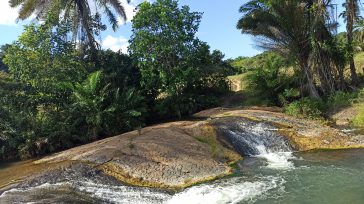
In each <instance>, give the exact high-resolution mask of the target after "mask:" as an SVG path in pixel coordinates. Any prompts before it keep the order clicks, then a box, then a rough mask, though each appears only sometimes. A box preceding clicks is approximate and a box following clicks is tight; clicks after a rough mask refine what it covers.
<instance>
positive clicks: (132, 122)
mask: <svg viewBox="0 0 364 204" xmlns="http://www.w3.org/2000/svg"><path fill="white" fill-rule="evenodd" d="M67 33H68V27H67V26H60V27H57V28H54V27H52V26H51V27H49V26H48V25H47V24H45V25H42V26H35V25H30V26H27V27H26V30H25V32H24V33H23V34H22V35H21V36H20V37H19V40H18V41H17V42H15V43H14V44H12V45H11V46H9V47H8V48H7V49H6V52H5V58H4V61H5V63H6V65H7V66H9V72H10V73H1V75H0V85H1V87H0V94H1V96H2V97H1V99H0V105H1V108H0V114H1V120H0V159H13V158H29V157H33V156H37V155H43V154H47V153H50V152H54V151H58V150H62V149H65V148H70V147H73V146H75V145H79V144H83V143H85V142H88V141H92V140H94V139H96V138H100V137H104V136H109V135H115V134H119V133H121V132H124V131H127V130H131V129H134V128H136V127H140V126H142V125H143V121H144V117H145V115H146V108H145V104H144V98H143V97H141V95H140V94H139V91H138V90H137V88H138V87H139V72H138V70H137V69H136V68H135V67H133V66H132V61H131V59H130V58H129V57H127V56H125V55H122V54H120V53H114V52H110V51H105V52H100V53H99V59H100V60H98V61H99V64H98V66H99V68H97V69H96V68H95V67H93V66H91V65H92V64H91V63H88V61H90V60H89V59H85V58H81V55H80V54H79V52H78V51H77V49H76V45H75V44H72V43H69V42H68V41H66V39H67V38H66V37H64V36H65V35H67ZM86 67H87V69H86ZM87 70H98V71H95V72H94V73H91V74H88V71H87ZM102 71H104V72H105V74H102Z"/></svg>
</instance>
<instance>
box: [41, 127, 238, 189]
mask: <svg viewBox="0 0 364 204" xmlns="http://www.w3.org/2000/svg"><path fill="white" fill-rule="evenodd" d="M204 136H206V137H211V138H212V139H213V137H214V136H215V133H214V129H213V127H211V126H209V125H208V124H207V123H205V122H187V121H186V122H175V123H168V124H163V125H158V126H153V127H148V128H144V129H143V130H142V131H141V134H140V135H139V134H138V132H137V131H134V132H130V133H126V134H123V135H120V136H116V137H112V138H108V139H105V140H101V141H98V142H94V143H91V144H88V145H84V146H80V147H77V148H73V149H70V150H67V151H64V152H61V153H59V154H56V155H53V156H49V157H47V158H44V159H41V160H38V161H36V163H37V164H44V163H48V164H52V163H57V162H62V161H77V162H86V163H90V164H92V165H94V168H97V169H99V170H101V171H103V172H104V173H106V174H108V175H110V176H113V177H115V178H117V179H118V180H120V181H123V182H126V183H129V184H133V185H139V186H150V187H165V188H181V187H185V186H189V185H192V184H194V183H196V182H201V181H206V180H211V179H214V178H217V177H221V176H225V175H228V174H230V173H231V168H230V167H229V165H228V162H231V160H238V159H240V156H239V155H238V154H236V153H234V152H232V151H230V150H227V149H224V148H223V147H222V146H221V147H215V146H212V145H217V144H210V143H209V142H207V141H206V142H205V141H204V140H203V139H202V140H201V138H203V137H204ZM199 139H200V140H199ZM216 148H221V150H222V151H225V152H227V153H229V155H233V157H232V158H227V157H228V156H229V155H228V156H226V155H221V156H219V155H215V154H214V151H216Z"/></svg>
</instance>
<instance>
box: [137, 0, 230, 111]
mask: <svg viewBox="0 0 364 204" xmlns="http://www.w3.org/2000/svg"><path fill="white" fill-rule="evenodd" d="M200 21H201V13H198V12H190V9H189V7H188V6H182V7H181V8H180V7H179V6H178V3H177V1H175V0H157V1H156V2H154V3H148V2H144V3H142V4H141V5H140V6H139V11H138V13H137V15H136V16H135V17H134V19H133V35H132V37H131V40H130V42H131V44H130V53H131V56H132V57H133V59H134V60H135V61H136V63H137V66H138V68H139V69H140V73H141V85H142V88H143V90H144V94H145V96H146V98H147V99H149V102H148V104H150V107H151V108H152V110H155V111H156V112H157V113H158V112H163V113H165V112H167V113H168V114H167V115H165V117H167V118H168V117H175V116H177V117H181V116H182V115H186V114H190V113H191V112H193V111H195V110H198V109H199V108H200V101H201V100H200V99H202V98H203V95H205V93H207V91H209V93H211V94H212V95H215V94H218V93H222V92H225V91H226V90H227V89H228V84H227V81H226V78H225V77H226V76H227V75H228V72H229V71H231V67H230V66H229V65H228V64H227V63H225V62H224V61H223V57H224V56H223V54H222V53H221V52H219V51H214V52H212V53H210V50H209V49H210V48H209V46H208V45H207V44H206V43H204V42H201V41H200V40H199V39H198V38H196V33H197V31H198V27H199V23H200ZM206 100H210V99H206ZM203 103H204V102H203ZM166 110H168V111H166ZM154 116H155V115H154V114H153V117H154Z"/></svg>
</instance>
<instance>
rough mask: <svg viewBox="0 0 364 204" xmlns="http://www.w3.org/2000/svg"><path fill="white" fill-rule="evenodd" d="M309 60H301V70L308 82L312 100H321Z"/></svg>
mask: <svg viewBox="0 0 364 204" xmlns="http://www.w3.org/2000/svg"><path fill="white" fill-rule="evenodd" d="M307 61H308V60H307V59H300V67H301V70H302V71H303V72H304V74H305V77H306V80H307V87H308V91H309V94H310V97H311V98H315V99H319V98H320V95H319V93H318V91H317V89H316V86H315V83H314V79H313V74H312V71H311V69H310V67H309V66H308V62H307Z"/></svg>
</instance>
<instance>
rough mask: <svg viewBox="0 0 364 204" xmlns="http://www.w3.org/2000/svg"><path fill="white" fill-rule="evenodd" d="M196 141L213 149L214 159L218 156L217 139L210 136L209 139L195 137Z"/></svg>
mask: <svg viewBox="0 0 364 204" xmlns="http://www.w3.org/2000/svg"><path fill="white" fill-rule="evenodd" d="M195 139H196V140H197V141H199V142H201V143H204V144H207V145H208V146H209V147H210V149H211V152H212V155H213V157H216V156H217V149H218V144H217V140H216V138H214V137H212V136H208V137H203V136H197V137H195Z"/></svg>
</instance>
